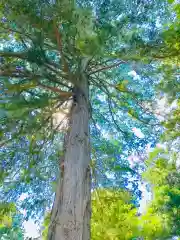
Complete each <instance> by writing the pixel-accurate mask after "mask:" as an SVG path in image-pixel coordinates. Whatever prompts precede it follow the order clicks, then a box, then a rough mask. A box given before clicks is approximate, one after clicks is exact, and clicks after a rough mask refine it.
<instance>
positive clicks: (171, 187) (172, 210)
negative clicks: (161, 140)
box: [142, 151, 180, 239]
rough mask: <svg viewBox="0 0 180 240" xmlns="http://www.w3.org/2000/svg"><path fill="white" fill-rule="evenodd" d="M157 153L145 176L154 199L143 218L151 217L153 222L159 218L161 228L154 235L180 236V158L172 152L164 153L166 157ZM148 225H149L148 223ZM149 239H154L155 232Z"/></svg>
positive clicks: (157, 224)
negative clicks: (179, 166) (179, 159)
mask: <svg viewBox="0 0 180 240" xmlns="http://www.w3.org/2000/svg"><path fill="white" fill-rule="evenodd" d="M155 153H156V157H157V158H156V159H154V160H151V161H149V162H148V169H147V171H146V172H145V174H144V178H145V179H146V180H147V181H148V182H149V183H150V184H151V186H152V194H153V200H152V202H151V203H150V205H149V207H148V209H147V213H146V214H145V215H144V216H143V218H142V220H144V218H147V219H149V220H148V221H150V222H151V221H152V222H153V221H154V220H153V219H154V218H155V219H156V220H157V223H156V224H155V226H157V228H159V230H158V229H157V232H156V231H155V232H154V233H155V235H154V237H155V236H156V237H158V238H160V239H161V238H162V239H164V238H165V237H172V236H180V232H179V229H180V221H179V219H180V211H179V209H180V173H179V170H178V159H177V157H176V156H171V154H172V153H167V152H166V154H165V153H163V155H165V157H162V156H161V155H160V156H158V155H157V151H155ZM145 222H146V221H145ZM149 224H151V223H149ZM146 227H148V226H147V225H146ZM156 234H157V235H156ZM148 239H153V233H152V235H151V234H150V238H148Z"/></svg>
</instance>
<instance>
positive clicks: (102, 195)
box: [91, 189, 138, 240]
mask: <svg viewBox="0 0 180 240" xmlns="http://www.w3.org/2000/svg"><path fill="white" fill-rule="evenodd" d="M91 226H92V233H91V234H92V237H91V238H92V239H93V240H96V239H97V240H99V239H107V240H116V239H122V240H124V239H132V238H133V237H135V236H137V234H138V219H137V209H136V208H135V207H134V206H133V205H132V204H131V196H130V194H129V193H128V192H125V191H116V190H110V189H109V190H106V189H98V190H95V191H94V192H93V195H92V220H91Z"/></svg>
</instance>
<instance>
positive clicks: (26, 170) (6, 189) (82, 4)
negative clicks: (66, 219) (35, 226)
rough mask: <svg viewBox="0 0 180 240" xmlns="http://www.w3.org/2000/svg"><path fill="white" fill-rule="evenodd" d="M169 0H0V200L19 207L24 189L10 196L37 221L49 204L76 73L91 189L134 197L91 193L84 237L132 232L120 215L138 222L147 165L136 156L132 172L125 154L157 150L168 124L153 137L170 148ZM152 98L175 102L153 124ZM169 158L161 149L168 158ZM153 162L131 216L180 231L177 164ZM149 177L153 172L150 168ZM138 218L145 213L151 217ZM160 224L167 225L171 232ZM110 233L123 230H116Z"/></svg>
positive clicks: (177, 10) (174, 72)
mask: <svg viewBox="0 0 180 240" xmlns="http://www.w3.org/2000/svg"><path fill="white" fill-rule="evenodd" d="M170 2H171V4H169V3H168V2H166V1H162V0H152V1H139V0H137V1H132V0H128V1H122V0H118V1H117V0H112V1H108V0H101V1H100V0H98V1H96V0H93V1H87V0H81V1H78V0H77V1H75V0H68V1H67V0H56V1H48V0H33V1H29V0H28V1H27V0H26V1H25V0H15V1H14V0H13V1H12V0H6V1H4V0H2V1H1V3H0V18H1V20H0V31H1V35H0V147H1V149H0V183H1V188H0V193H1V196H2V198H1V199H2V201H3V202H9V201H13V202H18V201H19V197H20V196H21V194H22V193H27V194H28V197H27V198H25V199H24V200H23V201H21V202H18V206H19V208H23V209H26V218H27V219H28V218H29V217H33V218H37V219H39V218H41V217H42V216H44V214H45V212H46V211H50V209H51V207H52V202H53V197H54V192H55V189H56V188H57V182H58V179H59V178H60V174H61V175H62V168H61V163H60V159H61V158H62V156H63V154H64V146H63V141H64V135H65V134H66V132H68V131H69V119H70V117H71V114H70V113H71V111H70V109H71V108H72V106H74V105H73V104H74V103H75V102H76V97H77V96H76V92H77V89H81V85H82V81H83V80H82V77H83V76H84V75H85V76H86V78H87V80H88V85H89V94H88V97H87V98H86V101H87V106H88V111H89V113H90V116H91V117H90V134H91V163H90V166H91V173H92V189H93V190H94V192H96V189H97V188H100V187H104V188H107V189H111V188H112V187H115V188H121V189H126V190H130V191H131V194H134V196H135V197H134V198H133V200H132V199H131V200H132V202H131V203H130V202H129V201H130V197H128V200H127V203H126V200H125V203H123V202H122V201H123V200H121V198H122V192H120V193H119V192H115V193H112V192H111V191H109V190H108V191H106V190H104V191H101V190H99V194H100V198H101V200H100V202H99V203H96V205H94V202H93V201H94V200H93V199H92V208H93V211H94V212H93V215H92V221H94V222H95V223H96V224H95V223H93V224H92V239H94V240H95V239H100V236H101V238H102V239H108V238H109V239H132V237H137V235H136V231H137V234H138V231H139V230H138V226H137V224H136V222H135V223H132V224H130V221H129V219H130V220H131V221H132V222H133V221H135V220H133V219H136V218H138V216H136V215H137V209H136V207H137V206H138V201H139V199H140V198H141V192H140V190H139V188H138V186H139V183H140V182H141V181H143V180H142V177H141V172H142V170H144V168H146V167H145V164H144V163H143V164H139V165H138V164H135V166H134V167H132V166H131V164H130V162H129V161H128V157H129V156H130V155H131V154H132V153H137V154H138V155H139V156H142V158H143V154H144V149H145V147H146V146H147V144H149V143H150V144H151V145H155V144H156V142H157V141H158V140H159V138H160V136H161V134H162V132H163V131H164V128H167V129H168V130H167V131H166V133H165V134H164V135H163V136H164V138H163V141H168V144H171V146H172V140H174V142H175V143H173V147H174V148H175V147H176V145H177V142H178V139H179V100H178V99H179V86H180V85H179V56H180V44H179V37H180V31H179V27H180V25H179V17H180V7H179V4H178V3H177V4H176V3H174V1H170ZM83 94H84V93H83ZM162 96H163V97H164V96H166V98H167V99H168V100H169V102H170V103H171V102H173V101H177V105H178V107H177V108H176V109H175V110H174V112H173V115H172V112H170V115H172V116H171V118H167V116H166V117H165V118H163V123H162V124H161V123H160V119H159V117H158V114H156V106H157V102H158V100H159V98H160V97H162ZM157 99H158V100H157ZM137 130H139V131H141V134H140V135H138V134H137ZM169 139H170V140H169ZM176 148H177V147H176ZM174 152H175V151H174ZM172 155H173V153H171V152H169V156H168V159H170V158H171V156H172ZM176 158H178V157H177V156H176ZM151 160H152V162H153V158H152V159H151ZM152 162H150V163H149V167H148V170H147V172H146V174H145V175H146V177H147V180H148V181H150V183H151V184H154V188H153V189H152V191H153V194H155V196H156V197H155V198H154V200H153V201H152V206H151V205H150V206H149V208H148V211H147V213H146V215H144V216H142V219H141V220H142V222H143V221H144V222H145V225H143V224H142V229H144V231H145V235H143V237H144V239H154V238H155V237H156V238H157V239H158V238H160V237H161V239H162V237H164V236H165V237H166V236H168V237H169V236H174V235H179V232H178V229H179V225H178V224H179V223H178V221H177V219H178V207H179V205H178V204H179V190H178V188H179V175H178V169H177V166H175V164H174V163H169V160H166V159H164V158H160V159H158V160H157V161H156V162H153V166H152V165H151V164H152ZM142 165H143V167H141V166H142ZM159 172H163V174H162V175H158V173H159ZM171 180H172V181H171ZM154 181H155V182H154ZM168 181H170V182H168ZM104 194H105V195H106V194H107V195H108V194H109V197H110V203H109V205H104V208H108V209H109V211H107V215H102V218H101V214H100V209H102V210H103V211H104V209H103V208H102V205H103V204H107V203H106V198H105V197H104ZM114 194H115V195H117V196H114ZM119 194H120V195H119ZM127 194H129V193H127ZM93 196H94V195H93ZM167 196H168V197H167ZM163 197H164V199H166V197H167V198H168V199H167V201H166V200H163ZM116 198H118V199H119V200H117V201H116ZM104 201H105V202H104ZM174 201H175V202H174ZM100 203H102V205H101V204H100ZM98 204H100V205H101V208H100V207H98V206H99V205H98ZM134 204H135V205H134ZM115 206H116V207H117V209H119V212H118V211H117V209H116V208H115ZM132 206H133V207H132ZM131 207H132V208H131ZM96 208H97V210H96ZM172 209H173V211H172ZM122 212H123V213H124V215H123V214H120V213H122ZM96 214H97V215H96ZM153 214H154V215H153ZM159 214H160V215H161V216H160V217H159V216H158V215H159ZM152 215H153V216H154V218H153V216H152ZM164 216H165V217H166V216H167V218H166V219H165V220H164ZM123 217H125V218H126V220H127V226H128V227H129V228H126V227H125V226H126V221H124V225H123V226H121V224H122V219H123ZM151 217H152V218H151ZM146 218H148V219H150V220H149V221H150V222H149V224H146ZM109 219H113V221H112V226H110V225H108V228H107V229H109V230H108V231H105V230H107V229H106V224H109ZM151 220H152V222H153V227H154V225H156V226H157V228H158V226H159V230H157V231H155V233H154V232H153V231H154V230H152V231H149V230H148V231H149V233H148V234H149V235H147V230H146V227H147V228H148V229H149V228H150V229H152V228H153V227H152V226H151ZM166 220H167V223H166V224H168V227H167V229H165V231H164V230H162V225H161V224H162V223H165V222H163V221H166ZM116 221H117V224H116V223H115V222H116ZM158 224H159V225H158ZM102 225H103V228H102ZM114 225H116V226H115V227H114ZM170 225H173V226H174V227H173V228H171V229H170V227H169V226H170ZM116 228H118V229H121V230H118V233H117V234H116V233H115V232H114V229H116ZM100 229H101V230H100ZM111 229H112V231H111ZM142 232H143V231H142ZM98 234H100V235H98ZM133 234H135V236H134V235H133ZM153 234H155V235H153ZM156 234H157V235H156ZM158 234H159V235H158ZM163 234H164V235H163ZM122 235H123V237H122ZM112 236H113V237H112ZM121 237H122V238H121ZM145 237H146V238H145Z"/></svg>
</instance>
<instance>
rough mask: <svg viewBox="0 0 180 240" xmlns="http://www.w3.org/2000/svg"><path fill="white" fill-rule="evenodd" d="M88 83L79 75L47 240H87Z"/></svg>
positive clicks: (88, 185)
mask: <svg viewBox="0 0 180 240" xmlns="http://www.w3.org/2000/svg"><path fill="white" fill-rule="evenodd" d="M88 91H89V88H88V81H87V78H86V77H85V76H84V75H83V74H82V75H81V77H80V81H79V84H78V88H76V91H75V97H76V99H75V102H74V104H73V107H72V109H71V117H70V129H69V132H68V136H67V139H66V143H65V144H66V150H65V156H64V173H63V175H62V176H61V179H60V180H59V184H58V187H57V192H56V197H55V202H54V206H53V210H52V216H51V224H50V227H49V233H48V240H90V216H91V206H90V205H91V180H90V179H91V177H90V168H89V163H90V140H89V107H88V106H89V104H88Z"/></svg>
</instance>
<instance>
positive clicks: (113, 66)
mask: <svg viewBox="0 0 180 240" xmlns="http://www.w3.org/2000/svg"><path fill="white" fill-rule="evenodd" d="M123 63H127V62H125V61H120V62H118V63H114V64H112V65H109V66H104V67H102V68H99V69H96V70H94V71H92V72H90V73H89V75H92V74H95V73H98V72H102V71H104V70H108V69H111V68H115V67H118V66H120V65H121V64H123Z"/></svg>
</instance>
